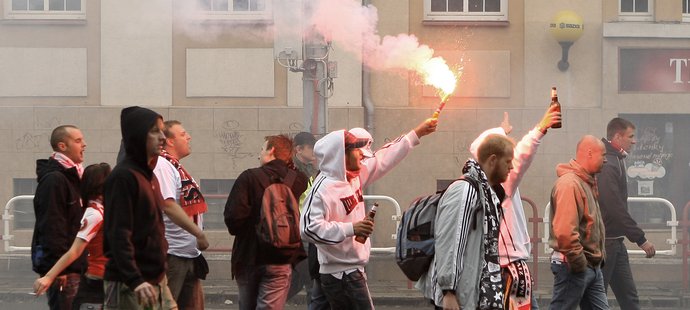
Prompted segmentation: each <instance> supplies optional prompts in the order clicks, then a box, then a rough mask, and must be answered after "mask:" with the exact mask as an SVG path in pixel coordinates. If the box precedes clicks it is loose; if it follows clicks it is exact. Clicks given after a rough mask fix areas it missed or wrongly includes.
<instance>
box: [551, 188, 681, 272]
mask: <svg viewBox="0 0 690 310" xmlns="http://www.w3.org/2000/svg"><path fill="white" fill-rule="evenodd" d="M628 202H629V203H630V202H656V203H661V204H662V205H664V206H666V207H667V208H668V209H669V211H670V212H671V220H670V221H666V226H668V227H670V228H671V238H670V239H666V243H667V244H670V245H671V249H670V250H658V251H656V254H659V255H668V256H672V255H676V244H678V238H677V237H676V227H677V226H678V221H677V218H676V209H675V208H674V207H673V204H672V203H671V202H669V201H668V200H666V199H663V198H658V197H628ZM550 214H551V203H548V204H546V208H545V209H544V238H542V242H543V243H544V253H546V254H550V253H551V252H552V250H551V248H550V247H549V233H550V232H549V222H550V218H549V216H550ZM628 253H629V254H645V253H644V251H643V250H628ZM683 265H684V266H685V265H687V264H685V263H684V264H683Z"/></svg>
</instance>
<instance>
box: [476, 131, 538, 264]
mask: <svg viewBox="0 0 690 310" xmlns="http://www.w3.org/2000/svg"><path fill="white" fill-rule="evenodd" d="M490 134H498V135H502V136H505V135H506V134H505V131H504V130H503V128H501V127H496V128H491V129H488V130H486V131H484V132H483V133H482V134H481V135H479V137H477V139H476V140H474V142H472V145H471V146H470V153H472V155H473V156H474V158H477V149H478V148H479V145H480V144H481V143H482V142H483V141H484V139H486V137H487V136H488V135H490ZM543 137H544V134H543V133H542V132H541V131H539V129H538V128H534V129H532V130H530V131H529V132H528V133H527V134H526V135H525V136H524V137H523V138H522V140H520V142H518V143H517V145H516V146H515V148H514V151H513V169H512V170H510V173H509V174H508V179H507V180H506V181H505V182H503V183H502V184H501V185H503V189H504V190H505V192H506V199H505V200H504V201H503V204H502V205H503V221H501V228H500V231H501V234H500V236H499V240H498V249H499V250H498V252H499V254H500V259H501V266H504V267H505V266H506V265H508V264H509V263H511V262H514V261H518V260H527V259H529V257H530V253H531V251H532V244H531V243H530V237H529V232H528V230H527V220H526V218H525V211H524V209H523V206H522V197H520V190H519V189H518V185H519V184H520V181H522V178H523V177H524V175H525V173H526V172H527V169H528V168H529V166H530V165H531V164H532V160H533V159H534V156H535V155H536V154H537V148H538V147H539V144H541V139H542V138H543Z"/></svg>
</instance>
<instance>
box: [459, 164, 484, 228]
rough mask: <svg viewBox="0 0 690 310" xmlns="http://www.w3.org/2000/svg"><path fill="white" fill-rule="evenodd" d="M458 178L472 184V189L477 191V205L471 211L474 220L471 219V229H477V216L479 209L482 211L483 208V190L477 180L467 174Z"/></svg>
mask: <svg viewBox="0 0 690 310" xmlns="http://www.w3.org/2000/svg"><path fill="white" fill-rule="evenodd" d="M459 180H463V181H465V182H467V183H469V184H470V186H472V188H474V190H476V191H477V194H478V197H477V205H479V207H477V208H475V209H474V211H472V217H473V218H474V221H472V229H473V230H474V229H477V216H478V215H479V211H483V210H484V208H483V206H482V203H483V201H484V190H483V189H482V188H481V185H480V184H479V181H478V180H476V179H475V178H473V177H470V176H469V175H463V176H462V177H460V179H459Z"/></svg>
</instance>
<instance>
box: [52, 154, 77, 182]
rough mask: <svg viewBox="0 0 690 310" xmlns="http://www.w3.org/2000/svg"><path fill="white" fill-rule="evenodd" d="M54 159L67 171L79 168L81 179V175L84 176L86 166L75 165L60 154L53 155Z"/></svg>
mask: <svg viewBox="0 0 690 310" xmlns="http://www.w3.org/2000/svg"><path fill="white" fill-rule="evenodd" d="M50 157H52V158H53V159H55V160H57V162H59V163H60V165H62V166H63V167H65V169H70V168H72V167H76V168H77V174H79V178H80V179H81V175H82V174H84V166H82V164H81V163H79V164H75V163H74V162H73V161H72V160H71V159H69V157H67V155H65V154H62V153H60V152H53V155H51V156H50Z"/></svg>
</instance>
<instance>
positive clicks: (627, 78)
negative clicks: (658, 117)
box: [618, 48, 690, 93]
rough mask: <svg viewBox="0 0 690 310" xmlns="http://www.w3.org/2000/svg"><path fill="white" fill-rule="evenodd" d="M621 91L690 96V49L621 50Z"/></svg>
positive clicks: (619, 76)
mask: <svg viewBox="0 0 690 310" xmlns="http://www.w3.org/2000/svg"><path fill="white" fill-rule="evenodd" d="M618 59H619V66H618V81H619V90H620V91H621V92H627V91H630V92H668V93H690V49H650V48H621V49H620V50H619V55H618Z"/></svg>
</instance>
